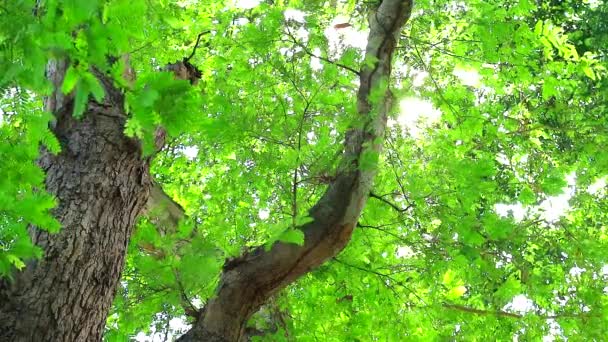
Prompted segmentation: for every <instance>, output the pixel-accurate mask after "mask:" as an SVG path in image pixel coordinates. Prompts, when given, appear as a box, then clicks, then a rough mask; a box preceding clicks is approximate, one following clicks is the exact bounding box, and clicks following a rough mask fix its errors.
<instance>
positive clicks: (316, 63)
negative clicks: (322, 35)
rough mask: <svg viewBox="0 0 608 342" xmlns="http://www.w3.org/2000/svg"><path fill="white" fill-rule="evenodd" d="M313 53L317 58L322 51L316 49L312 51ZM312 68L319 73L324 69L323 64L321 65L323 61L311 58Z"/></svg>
mask: <svg viewBox="0 0 608 342" xmlns="http://www.w3.org/2000/svg"><path fill="white" fill-rule="evenodd" d="M312 53H313V54H314V55H315V56H320V55H321V49H319V48H315V49H314V50H312ZM310 68H311V69H312V70H314V71H319V70H321V69H323V63H321V60H320V59H318V58H317V57H311V58H310Z"/></svg>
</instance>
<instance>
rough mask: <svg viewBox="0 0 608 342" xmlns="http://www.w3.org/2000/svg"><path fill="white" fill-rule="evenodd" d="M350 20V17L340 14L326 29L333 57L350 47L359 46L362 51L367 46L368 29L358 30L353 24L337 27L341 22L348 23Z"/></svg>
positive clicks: (338, 55)
mask: <svg viewBox="0 0 608 342" xmlns="http://www.w3.org/2000/svg"><path fill="white" fill-rule="evenodd" d="M348 21H349V18H348V17H344V16H338V17H336V18H334V20H332V21H331V23H330V24H329V27H328V28H326V29H325V37H327V41H328V43H329V48H330V51H331V54H332V58H338V57H340V55H342V53H344V50H346V48H348V47H354V48H357V49H359V50H360V51H361V52H363V51H365V47H366V46H367V35H368V33H367V31H358V30H356V29H355V28H353V27H352V26H348V27H339V28H336V27H335V26H336V25H339V24H344V23H348Z"/></svg>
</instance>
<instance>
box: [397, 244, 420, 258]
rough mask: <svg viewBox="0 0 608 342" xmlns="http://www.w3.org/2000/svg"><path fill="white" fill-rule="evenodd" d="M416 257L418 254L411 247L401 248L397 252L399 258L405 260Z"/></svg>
mask: <svg viewBox="0 0 608 342" xmlns="http://www.w3.org/2000/svg"><path fill="white" fill-rule="evenodd" d="M414 255H416V252H414V250H413V249H412V248H411V247H409V246H399V247H397V252H395V256H396V257H397V258H403V259H407V258H411V257H413V256H414Z"/></svg>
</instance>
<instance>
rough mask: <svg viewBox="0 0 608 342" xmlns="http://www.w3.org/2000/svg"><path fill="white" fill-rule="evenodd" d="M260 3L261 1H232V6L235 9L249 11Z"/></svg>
mask: <svg viewBox="0 0 608 342" xmlns="http://www.w3.org/2000/svg"><path fill="white" fill-rule="evenodd" d="M261 2H262V0H234V1H233V5H234V7H236V8H241V9H251V8H254V7H256V6H257V5H259V4H260V3H261Z"/></svg>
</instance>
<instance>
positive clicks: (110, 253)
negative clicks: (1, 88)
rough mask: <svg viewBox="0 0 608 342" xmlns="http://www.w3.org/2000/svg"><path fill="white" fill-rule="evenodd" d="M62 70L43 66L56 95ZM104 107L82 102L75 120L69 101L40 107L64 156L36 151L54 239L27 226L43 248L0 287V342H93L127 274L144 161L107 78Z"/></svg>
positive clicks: (141, 203) (57, 98) (59, 98)
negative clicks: (49, 197)
mask: <svg viewBox="0 0 608 342" xmlns="http://www.w3.org/2000/svg"><path fill="white" fill-rule="evenodd" d="M65 69H66V66H65V63H58V62H52V63H50V64H49V68H48V76H49V78H50V79H51V80H52V81H53V83H54V85H55V88H56V89H60V88H61V82H62V79H63V75H64V74H65ZM96 76H97V77H98V78H99V79H100V80H101V82H102V84H104V86H105V91H106V97H105V100H104V103H96V102H95V101H89V103H88V105H87V109H86V111H85V113H84V117H83V118H82V119H76V118H74V117H73V116H72V106H73V101H72V97H71V96H63V95H62V94H61V93H60V91H59V90H57V91H56V93H55V94H54V95H53V96H52V97H50V98H49V99H48V100H47V109H49V110H51V111H53V112H54V114H55V118H56V123H55V127H54V129H53V131H54V133H55V134H56V136H57V138H58V139H59V141H60V142H61V144H62V151H61V153H59V154H58V155H52V154H50V153H48V152H45V151H43V152H42V153H41V157H40V160H39V165H40V166H41V167H42V169H43V170H44V171H45V172H46V187H47V190H48V191H49V192H50V193H52V194H54V195H55V196H56V197H57V199H58V202H59V204H58V206H57V208H55V209H54V215H55V216H56V217H57V219H58V220H59V221H60V222H61V224H62V229H61V231H60V232H59V233H57V234H49V233H47V232H45V231H41V230H37V229H35V228H33V227H32V229H31V237H32V240H33V242H34V243H35V244H37V245H38V246H40V247H42V249H43V250H44V256H43V258H42V259H41V260H38V261H35V262H30V263H29V264H28V265H27V267H26V268H25V270H23V271H22V272H18V273H16V274H15V277H14V281H4V282H2V283H0V341H100V340H101V338H102V334H103V331H104V324H105V321H106V317H107V314H108V312H109V309H110V306H111V304H112V300H113V299H114V293H115V290H116V287H117V285H118V282H119V279H120V275H121V272H122V269H123V266H124V258H125V254H126V250H127V243H128V241H129V236H130V234H131V231H132V228H133V225H134V223H135V220H136V217H137V215H138V214H139V213H140V212H141V211H142V209H143V208H144V207H145V205H146V202H147V200H148V194H149V188H150V176H149V173H148V160H146V159H143V158H142V156H141V153H140V147H139V143H138V142H137V141H135V140H133V139H130V138H128V137H126V136H125V135H124V134H123V131H124V123H125V120H126V115H125V113H124V111H123V109H122V108H124V106H123V96H122V94H121V93H120V92H119V91H118V90H117V89H115V88H114V87H113V86H112V81H111V80H110V79H108V78H106V76H104V75H102V74H100V73H97V75H96Z"/></svg>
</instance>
